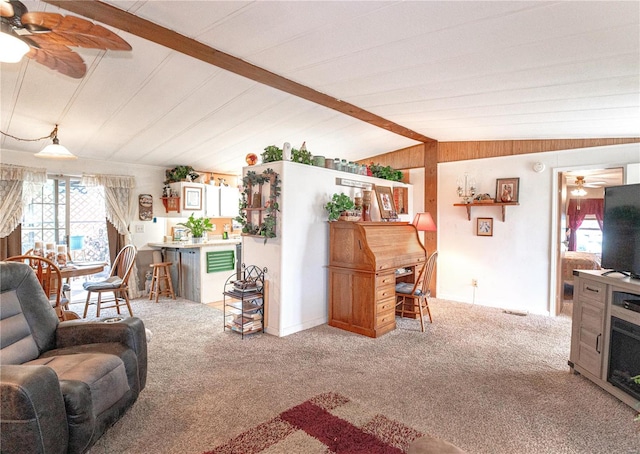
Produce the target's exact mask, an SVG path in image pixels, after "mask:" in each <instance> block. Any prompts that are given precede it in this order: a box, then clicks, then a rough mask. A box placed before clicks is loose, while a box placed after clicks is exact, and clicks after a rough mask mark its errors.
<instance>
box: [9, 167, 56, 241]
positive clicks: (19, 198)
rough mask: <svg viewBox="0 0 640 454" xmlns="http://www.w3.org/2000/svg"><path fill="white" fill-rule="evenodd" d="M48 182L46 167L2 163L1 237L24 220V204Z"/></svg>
mask: <svg viewBox="0 0 640 454" xmlns="http://www.w3.org/2000/svg"><path fill="white" fill-rule="evenodd" d="M46 182H47V170H46V169H40V168H35V167H23V166H15V165H10V164H0V238H5V237H7V236H9V234H10V233H11V232H13V231H14V230H15V228H16V227H17V226H18V224H20V222H22V211H23V207H24V205H25V204H26V203H27V202H28V200H29V199H30V198H31V197H32V195H33V194H34V193H36V192H37V191H39V190H41V189H42V185H43V184H44V183H46Z"/></svg>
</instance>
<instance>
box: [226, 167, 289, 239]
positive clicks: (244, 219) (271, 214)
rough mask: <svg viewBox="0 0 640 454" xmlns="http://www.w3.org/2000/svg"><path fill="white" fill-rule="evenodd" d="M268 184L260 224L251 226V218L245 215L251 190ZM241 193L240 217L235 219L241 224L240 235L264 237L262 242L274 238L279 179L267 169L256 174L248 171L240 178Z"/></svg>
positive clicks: (271, 170) (278, 209)
mask: <svg viewBox="0 0 640 454" xmlns="http://www.w3.org/2000/svg"><path fill="white" fill-rule="evenodd" d="M267 182H269V183H270V186H269V200H268V201H267V203H266V205H265V215H264V217H263V218H262V223H261V224H252V223H251V216H248V215H247V208H249V201H250V200H251V199H252V197H253V194H252V193H251V190H252V188H254V187H256V186H260V185H263V184H265V183H267ZM242 188H243V191H242V192H241V193H240V196H241V197H240V215H239V216H238V217H237V218H236V221H238V222H239V223H240V224H242V233H244V234H247V235H258V236H263V237H264V242H265V243H266V242H267V239H269V238H275V237H276V213H277V212H278V211H280V205H278V197H279V196H280V177H279V176H278V174H277V173H276V172H274V171H273V169H267V170H265V171H264V172H262V173H260V174H258V173H256V172H254V171H253V170H249V171H248V172H247V174H246V175H245V176H244V178H242Z"/></svg>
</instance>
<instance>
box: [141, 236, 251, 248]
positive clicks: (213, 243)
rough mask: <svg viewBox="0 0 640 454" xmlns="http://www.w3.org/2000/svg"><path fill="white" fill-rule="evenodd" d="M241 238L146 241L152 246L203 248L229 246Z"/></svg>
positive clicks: (238, 241)
mask: <svg viewBox="0 0 640 454" xmlns="http://www.w3.org/2000/svg"><path fill="white" fill-rule="evenodd" d="M241 241H242V239H241V238H240V237H237V238H229V239H228V240H207V241H206V242H203V243H192V242H190V241H168V242H166V243H165V242H162V243H147V246H149V247H152V248H164V247H170V248H203V247H209V246H229V245H233V246H235V245H236V244H238V243H240V242H241Z"/></svg>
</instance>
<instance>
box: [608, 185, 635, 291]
mask: <svg viewBox="0 0 640 454" xmlns="http://www.w3.org/2000/svg"><path fill="white" fill-rule="evenodd" d="M602 268H605V269H610V270H614V271H618V272H622V273H625V274H631V275H632V277H634V278H637V279H640V184H627V185H623V186H610V187H608V188H605V189H604V215H603V221H602Z"/></svg>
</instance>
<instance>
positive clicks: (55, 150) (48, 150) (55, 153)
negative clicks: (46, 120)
mask: <svg viewBox="0 0 640 454" xmlns="http://www.w3.org/2000/svg"><path fill="white" fill-rule="evenodd" d="M50 137H52V138H53V143H51V144H49V145H47V146H46V147H44V148H43V149H42V151H40V152H39V153H36V154H35V155H34V156H35V157H36V158H49V159H78V157H77V156H74V155H73V154H72V153H71V152H70V151H69V150H67V149H66V148H65V147H63V146H62V145H60V141H59V140H58V125H56V127H55V128H54V129H53V131H52V132H51V136H50Z"/></svg>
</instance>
